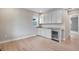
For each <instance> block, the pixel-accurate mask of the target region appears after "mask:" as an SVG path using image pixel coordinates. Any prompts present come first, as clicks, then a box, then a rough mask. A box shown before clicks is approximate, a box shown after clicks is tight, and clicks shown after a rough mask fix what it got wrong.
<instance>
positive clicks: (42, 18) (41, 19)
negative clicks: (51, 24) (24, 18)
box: [39, 14, 44, 24]
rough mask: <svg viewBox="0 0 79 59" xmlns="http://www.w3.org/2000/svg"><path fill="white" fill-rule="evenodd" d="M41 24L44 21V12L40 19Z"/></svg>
mask: <svg viewBox="0 0 79 59" xmlns="http://www.w3.org/2000/svg"><path fill="white" fill-rule="evenodd" d="M39 23H40V24H43V23H44V14H42V15H40V20H39Z"/></svg>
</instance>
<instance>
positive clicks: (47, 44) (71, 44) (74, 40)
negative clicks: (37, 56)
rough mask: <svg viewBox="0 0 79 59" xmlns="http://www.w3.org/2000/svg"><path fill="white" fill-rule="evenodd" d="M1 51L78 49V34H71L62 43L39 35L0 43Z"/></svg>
mask: <svg viewBox="0 0 79 59" xmlns="http://www.w3.org/2000/svg"><path fill="white" fill-rule="evenodd" d="M0 49H1V50H2V51H79V36H72V37H71V39H67V40H65V41H64V42H62V43H57V42H55V41H53V40H50V39H46V38H43V37H40V36H35V37H30V38H27V39H22V40H17V41H14V42H8V43H5V44H0Z"/></svg>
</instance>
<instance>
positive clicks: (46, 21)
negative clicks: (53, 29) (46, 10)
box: [44, 14, 48, 24]
mask: <svg viewBox="0 0 79 59" xmlns="http://www.w3.org/2000/svg"><path fill="white" fill-rule="evenodd" d="M44 23H45V24H47V23H48V14H44Z"/></svg>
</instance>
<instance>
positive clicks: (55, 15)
mask: <svg viewBox="0 0 79 59" xmlns="http://www.w3.org/2000/svg"><path fill="white" fill-rule="evenodd" d="M63 15H64V10H63V9H60V10H56V11H52V23H62V21H63Z"/></svg>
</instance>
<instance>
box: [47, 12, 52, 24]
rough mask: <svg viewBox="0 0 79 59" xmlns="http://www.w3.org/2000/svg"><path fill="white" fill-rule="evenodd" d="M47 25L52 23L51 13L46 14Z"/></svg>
mask: <svg viewBox="0 0 79 59" xmlns="http://www.w3.org/2000/svg"><path fill="white" fill-rule="evenodd" d="M47 17H48V23H52V13H51V12H50V13H48V16H47Z"/></svg>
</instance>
